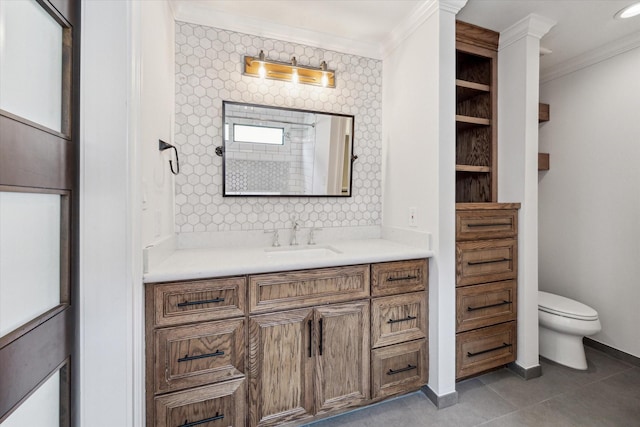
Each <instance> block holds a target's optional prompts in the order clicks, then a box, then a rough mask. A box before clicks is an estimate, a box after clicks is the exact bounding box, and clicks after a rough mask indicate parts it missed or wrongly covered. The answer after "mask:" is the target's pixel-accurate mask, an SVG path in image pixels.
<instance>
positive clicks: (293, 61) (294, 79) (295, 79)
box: [291, 56, 300, 84]
mask: <svg viewBox="0 0 640 427" xmlns="http://www.w3.org/2000/svg"><path fill="white" fill-rule="evenodd" d="M297 65H298V61H296V57H295V56H294V57H293V58H291V81H292V82H293V83H295V84H298V82H299V81H300V76H298V69H297V68H296V67H297Z"/></svg>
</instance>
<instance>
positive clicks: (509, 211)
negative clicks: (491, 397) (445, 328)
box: [456, 203, 520, 379]
mask: <svg viewBox="0 0 640 427" xmlns="http://www.w3.org/2000/svg"><path fill="white" fill-rule="evenodd" d="M519 207H520V205H519V204H517V203H460V204H457V205H456V378H457V379H462V378H466V377H469V376H472V375H476V374H479V373H481V372H484V371H486V370H489V369H493V368H495V367H498V366H501V365H505V364H507V363H510V362H513V361H515V359H516V354H517V353H516V330H517V325H516V319H517V276H518V234H517V233H518V209H519Z"/></svg>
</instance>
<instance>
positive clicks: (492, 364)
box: [456, 322, 516, 379]
mask: <svg viewBox="0 0 640 427" xmlns="http://www.w3.org/2000/svg"><path fill="white" fill-rule="evenodd" d="M514 360H516V322H508V323H501V324H499V325H495V326H490V327H488V328H482V329H476V330H474V331H470V332H463V333H461V334H458V335H457V336H456V378H457V379H460V378H465V377H468V376H470V375H473V374H477V373H479V372H482V371H486V370H487V369H491V368H496V367H498V366H502V365H505V364H507V363H510V362H513V361H514Z"/></svg>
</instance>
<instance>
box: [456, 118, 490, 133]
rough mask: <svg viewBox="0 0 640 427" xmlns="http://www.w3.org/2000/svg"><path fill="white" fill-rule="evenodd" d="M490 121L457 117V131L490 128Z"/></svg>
mask: <svg viewBox="0 0 640 427" xmlns="http://www.w3.org/2000/svg"><path fill="white" fill-rule="evenodd" d="M490 125H491V120H490V119H483V118H481V117H471V116H462V115H456V129H457V130H465V129H470V128H474V127H477V126H490Z"/></svg>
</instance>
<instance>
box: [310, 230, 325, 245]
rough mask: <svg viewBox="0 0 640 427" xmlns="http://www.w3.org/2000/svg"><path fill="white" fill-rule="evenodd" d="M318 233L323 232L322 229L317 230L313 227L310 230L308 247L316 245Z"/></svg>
mask: <svg viewBox="0 0 640 427" xmlns="http://www.w3.org/2000/svg"><path fill="white" fill-rule="evenodd" d="M316 231H322V228H315V227H312V228H310V229H309V240H308V241H307V244H308V245H315V244H316V241H315V232H316Z"/></svg>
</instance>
